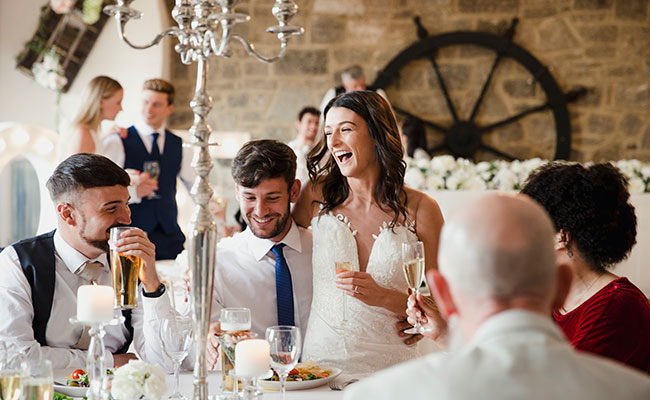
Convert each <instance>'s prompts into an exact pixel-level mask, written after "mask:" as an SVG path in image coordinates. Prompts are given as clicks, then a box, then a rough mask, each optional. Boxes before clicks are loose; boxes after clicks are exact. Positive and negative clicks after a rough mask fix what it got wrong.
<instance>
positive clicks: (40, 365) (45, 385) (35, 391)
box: [20, 360, 54, 400]
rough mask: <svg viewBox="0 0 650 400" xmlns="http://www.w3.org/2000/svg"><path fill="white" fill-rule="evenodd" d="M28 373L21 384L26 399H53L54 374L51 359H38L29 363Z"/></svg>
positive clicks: (23, 397) (23, 396)
mask: <svg viewBox="0 0 650 400" xmlns="http://www.w3.org/2000/svg"><path fill="white" fill-rule="evenodd" d="M26 372H27V373H26V375H25V377H24V378H23V379H21V382H20V386H21V392H22V396H21V398H22V399H24V400H52V398H53V396H54V387H53V386H54V376H53V374H52V362H51V361H50V360H38V361H33V362H30V363H28V364H27V369H26Z"/></svg>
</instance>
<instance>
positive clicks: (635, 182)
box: [404, 155, 650, 193]
mask: <svg viewBox="0 0 650 400" xmlns="http://www.w3.org/2000/svg"><path fill="white" fill-rule="evenodd" d="M546 163H548V160H542V159H540V158H532V159H530V160H524V161H519V160H515V161H512V162H508V161H503V160H493V161H482V162H479V163H478V164H474V163H473V162H471V161H470V160H466V159H463V158H458V159H456V158H454V157H453V156H450V155H444V156H438V157H433V158H432V159H429V158H428V157H417V158H408V159H407V160H406V165H407V168H406V174H405V176H404V183H405V184H406V185H407V186H410V187H412V188H415V189H419V190H423V191H432V190H489V189H493V190H521V188H522V187H523V185H524V182H526V179H527V178H528V175H530V173H531V172H533V171H534V170H535V169H537V168H538V167H540V166H541V165H543V164H546ZM611 163H612V165H614V166H615V167H617V168H618V169H619V170H620V171H621V172H622V173H623V175H625V177H627V179H628V181H629V190H630V193H644V192H650V164H644V163H642V162H641V161H639V160H620V161H612V162H611ZM592 164H593V163H591V162H588V163H585V166H588V165H592Z"/></svg>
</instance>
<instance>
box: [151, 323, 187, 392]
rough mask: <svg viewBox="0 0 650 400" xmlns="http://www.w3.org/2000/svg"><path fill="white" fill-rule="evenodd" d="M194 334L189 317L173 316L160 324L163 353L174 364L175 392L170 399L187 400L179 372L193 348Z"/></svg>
mask: <svg viewBox="0 0 650 400" xmlns="http://www.w3.org/2000/svg"><path fill="white" fill-rule="evenodd" d="M193 332H194V331H193V329H192V319H191V318H189V317H183V316H172V317H169V318H165V319H163V320H162V321H161V323H160V332H159V333H160V341H161V342H162V347H163V351H164V352H165V354H166V355H167V357H168V358H169V359H170V360H171V362H172V363H173V364H174V391H173V394H172V395H170V396H169V397H168V399H178V400H185V399H187V398H186V397H185V396H183V395H182V394H181V392H180V391H179V387H178V384H179V376H178V372H179V370H180V368H181V363H182V362H183V360H184V359H185V357H187V354H188V352H189V351H190V347H191V346H192V338H193Z"/></svg>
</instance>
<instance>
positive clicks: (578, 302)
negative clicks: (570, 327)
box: [561, 274, 605, 314]
mask: <svg viewBox="0 0 650 400" xmlns="http://www.w3.org/2000/svg"><path fill="white" fill-rule="evenodd" d="M604 275H605V274H602V275H598V277H597V278H596V279H594V280H593V281H592V282H591V283H590V284H589V286H588V287H587V288H586V289H584V290H583V291H582V292H580V296H579V297H578V300H576V301H574V302H573V306H572V307H569V308H567V307H564V306H562V308H561V310H562V312H563V313H565V314H566V313H568V312H569V311H570V310H574V309H576V308H578V306H580V305H581V304H582V303H583V301H585V300H587V298H588V297H587V295H588V294H589V293H591V289H592V288H593V287H594V286H595V285H596V283H597V282H599V281H600V279H601V278H602V277H603V276H604Z"/></svg>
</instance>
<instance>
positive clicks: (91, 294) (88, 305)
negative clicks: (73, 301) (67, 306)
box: [77, 285, 115, 322]
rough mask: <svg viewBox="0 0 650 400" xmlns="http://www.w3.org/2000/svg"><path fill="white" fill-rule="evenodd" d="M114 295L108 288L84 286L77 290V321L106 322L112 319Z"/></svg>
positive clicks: (111, 289) (110, 288)
mask: <svg viewBox="0 0 650 400" xmlns="http://www.w3.org/2000/svg"><path fill="white" fill-rule="evenodd" d="M113 304H115V294H114V293H113V288H112V287H110V286H101V285H84V286H80V287H79V290H77V320H78V321H82V322H107V321H110V320H112V319H113V318H114V313H113Z"/></svg>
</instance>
